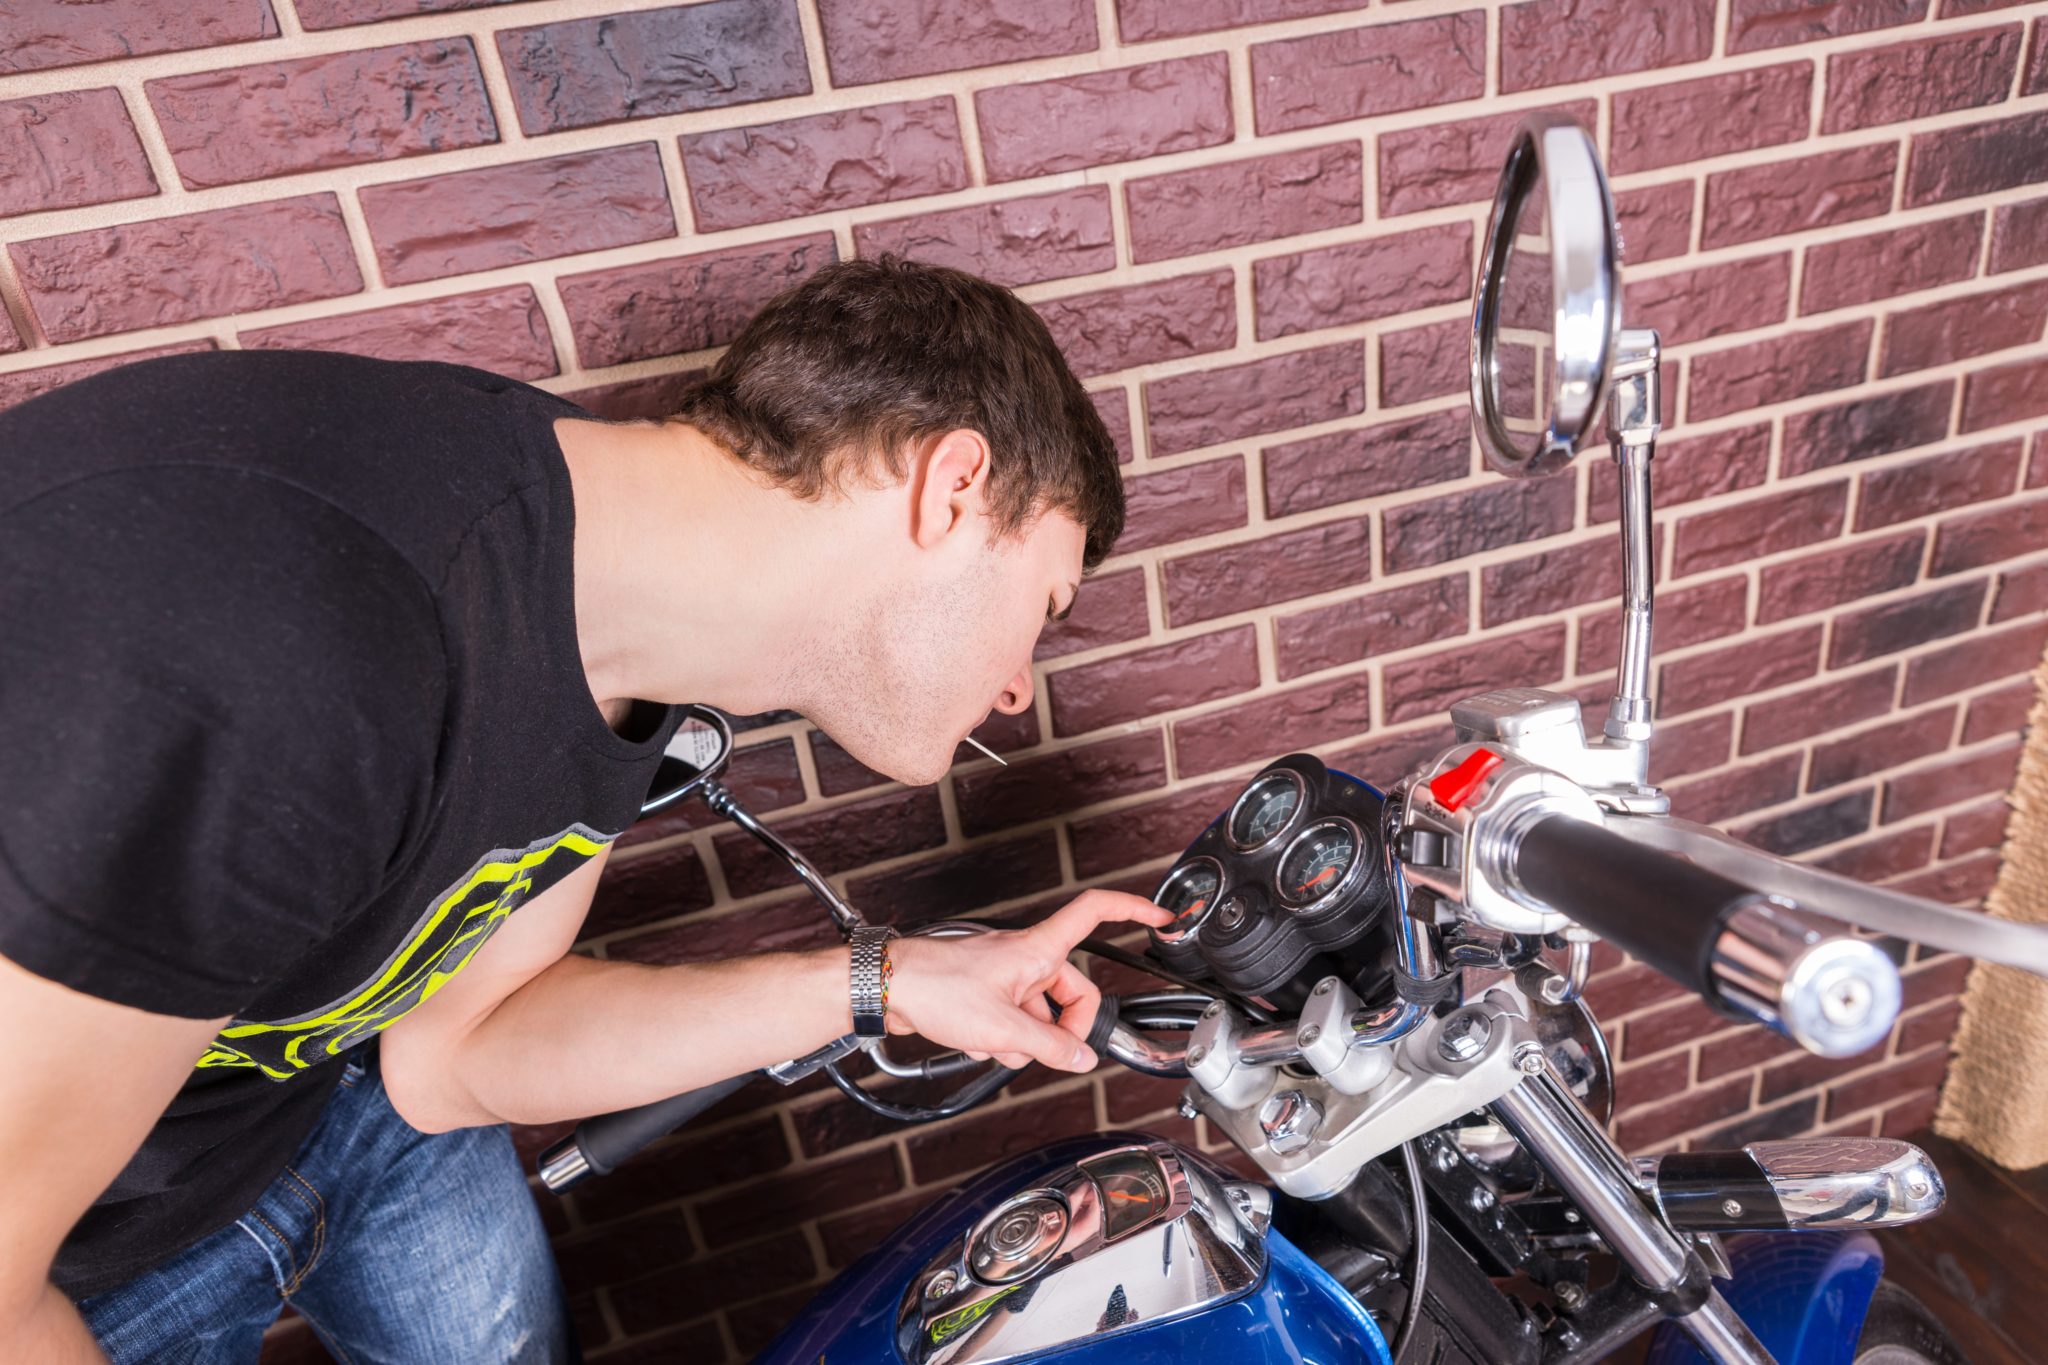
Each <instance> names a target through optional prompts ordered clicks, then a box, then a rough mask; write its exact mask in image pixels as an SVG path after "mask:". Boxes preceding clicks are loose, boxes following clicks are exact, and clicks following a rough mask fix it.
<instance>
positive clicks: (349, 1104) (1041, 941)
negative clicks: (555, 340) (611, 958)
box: [0, 261, 1164, 1362]
mask: <svg viewBox="0 0 2048 1365" xmlns="http://www.w3.org/2000/svg"><path fill="white" fill-rule="evenodd" d="M0 452H4V454H0V459H4V462H5V468H6V471H7V476H8V477H7V480H6V482H5V484H4V485H0V718H4V725H0V959H4V960H0V1035H4V1036H5V1037H7V1038H8V1039H10V1040H11V1042H12V1044H13V1047H12V1055H11V1056H10V1058H9V1060H8V1063H7V1065H6V1066H5V1067H4V1068H0V1155H4V1158H5V1164H6V1169H7V1175H8V1178H7V1179H6V1180H5V1181H4V1182H0V1229H4V1230H5V1231H4V1233H0V1342H4V1343H6V1346H5V1350H4V1354H5V1355H6V1356H7V1358H9V1359H17V1360H35V1361H69V1360H96V1359H99V1358H100V1357H101V1355H102V1354H104V1355H105V1356H107V1357H111V1358H112V1359H114V1360H117V1361H129V1360H149V1359H157V1358H165V1357H175V1358H176V1359H177V1360H180V1361H187V1360H202V1361H214V1360H222V1361H228V1360H249V1359H253V1358H254V1356H255V1353H256V1350H257V1343H258V1340H259V1338H260V1336H261V1333H262V1331H263V1328H264V1327H265V1325H266V1324H267V1323H269V1322H270V1321H271V1320H272V1319H273V1318H274V1317H275V1315H276V1314H277V1312H278V1311H279V1309H280V1307H281V1303H282V1302H283V1301H285V1300H289V1301H290V1302H291V1303H293V1304H294V1305H295V1306H296V1307H297V1308H298V1309H299V1310H300V1311H301V1312H302V1313H304V1314H305V1315H306V1316H307V1317H308V1318H309V1319H310V1320H311V1321H312V1323H313V1325H314V1327H315V1330H316V1331H318V1332H319V1333H320V1334H321V1335H322V1336H323V1337H324V1338H326V1339H327V1340H328V1341H329V1343H330V1344H331V1345H332V1346H334V1347H335V1348H337V1349H336V1354H337V1355H338V1356H340V1358H342V1359H347V1360H352V1361H371V1360H376V1361H385V1360H390V1361H426V1360H450V1361H464V1362H469V1361H490V1360H515V1359H516V1360H555V1359H563V1358H568V1357H569V1355H570V1353H571V1352H572V1350H573V1347H572V1346H571V1345H570V1343H569V1341H568V1334H567V1328H566V1326H565V1324H564V1315H563V1312H562V1308H561V1300H560V1289H559V1285H558V1283H557V1281H556V1278H555V1274H554V1271H553V1267H552V1262H551V1261H550V1259H549V1257H548V1254H547V1249H546V1243H545V1239H544V1237H543V1235H542V1233H541V1230H540V1225H539V1221H538V1217H537V1214H536V1212H535V1210H534V1209H533V1207H532V1203H531V1200H530V1199H529V1197H528V1195H527V1192H526V1189H525V1186H524V1184H523V1179H522V1176H521V1173H520V1172H519V1170H518V1168H517V1165H516V1162H515V1161H514V1159H513V1157H512V1155H511V1150H510V1146H509V1140H508V1139H507V1138H506V1136H505V1132H504V1128H503V1125H504V1124H506V1123H508V1122H511V1123H546V1122H550V1121H554V1120H560V1119H566V1118H575V1117H579V1116H582V1115H587V1114H593V1113H600V1112H605V1111H608V1110H613V1109H621V1108H626V1107H628V1106H632V1105H636V1104H641V1103H645V1102H647V1101H650V1100H654V1099H657V1098H660V1097H663V1096H667V1095H671V1094H675V1093H679V1092H681V1091H684V1090H688V1089H692V1088H695V1087H697V1086H700V1085H703V1084H706V1083H709V1082H711V1081H714V1080H717V1079H719V1078H722V1077H725V1076H730V1075H737V1074H740V1073H743V1072H746V1071H748V1070H751V1069H754V1068H757V1067H760V1066H762V1065H765V1064H769V1063H772V1062H775V1061H778V1060H781V1059H783V1058H787V1057H791V1056H796V1055H800V1054H802V1053H805V1052H808V1051H810V1050H812V1049H813V1048H816V1047H818V1046H820V1045H822V1044H823V1043H825V1042H827V1041H829V1040H830V1039H832V1038H834V1037H837V1036H839V1035H841V1034H844V1033H846V1032H848V1031H849V1030H850V1028H851V1027H852V1024H853V1016H852V1011H851V1006H850V1004H849V1001H850V998H851V994H852V992H853V991H854V990H855V989H856V988H863V987H865V988H868V989H872V988H873V987H874V986H875V985H876V984H877V982H876V981H875V980H872V979H870V980H867V981H866V982H865V983H864V982H863V981H862V980H861V979H860V978H859V974H860V972H861V971H862V970H863V968H862V967H861V965H860V964H857V963H855V962H853V961H852V959H851V958H850V956H849V953H848V950H847V949H845V948H838V949H833V950H829V951H818V952H809V953H790V954H777V955H769V956H761V957H754V958H746V959H741V960H736V961H730V962H723V963H716V964H709V965H701V966H686V967H671V968H655V967H647V966H641V965H637V964H632V963H621V962H600V961H595V960H592V959H589V958H585V957H580V956H572V955H570V954H569V948H570V945H571V944H573V943H574V942H575V940H576V938H577V933H578V928H579V926H580V925H581V923H582V921H583V918H584V915H585V912H586V910H587V909H588V906H589V903H590V897H591V892H592V889H593V888H594V887H595V886H596V884H597V880H598V877H599V874H600V873H601V871H602V869H603V867H604V862H605V856H606V853H607V852H608V850H609V846H610V841H611V840H612V838H613V837H614V836H616V835H617V834H618V833H619V832H620V831H621V830H622V829H624V828H625V827H626V826H627V825H628V824H629V823H630V822H631V821H632V819H633V817H634V814H635V812H636V810H637V807H638V803H639V801H640V799H641V797H642V796H643V794H644V793H645V791H646V789H647V786H648V783H649V780H650V778H651V775H652V772H653V767H654V764H655V762H656V761H657V760H658V758H659V755H660V751H661V749H662V747H663V745H664V744H665V743H666V741H667V739H668V737H669V736H670V734H671V733H672V731H673V729H674V725H675V720H674V719H673V717H672V716H671V715H669V713H668V712H667V710H666V705H667V704H673V703H679V702H683V701H699V702H707V703H711V704H713V705H717V706H719V707H722V708H724V709H726V710H728V711H732V712H738V713H751V712H759V711H764V710H769V709H775V708H791V709H795V710H799V711H801V712H803V713H804V714H805V715H807V716H809V717H811V718H812V719H813V720H814V721H816V722H817V723H818V724H819V725H821V726H822V727H824V728H825V729H826V730H828V731H829V732H830V733H831V734H832V735H833V736H834V738H836V739H837V740H838V741H839V742H840V743H841V744H843V745H844V746H845V747H846V749H847V750H848V751H849V752H850V753H851V754H852V755H853V756H854V757H856V758H858V759H859V760H861V761H862V762H863V763H866V764H868V765H869V766H870V767H872V768H875V769H877V770H878V771H880V772H883V773H885V774H888V775H889V776H891V777H894V778H897V779H900V780H902V781H905V782H919V783H922V782H931V781H934V780H936V779H937V778H938V777H939V776H940V775H942V774H943V773H944V772H945V771H946V769H947V767H948V765H949V763H950V762H951V758H952V754H953V752H954V749H955V746H956V745H957V743H958V742H959V741H960V739H961V738H962V737H963V736H964V735H966V734H967V733H968V732H969V731H970V730H972V729H973V728H974V727H975V726H976V725H978V724H979V723H980V722H981V721H982V720H984V719H985V718H986V716H987V715H988V713H989V712H990V710H991V709H999V710H1002V711H1005V712H1011V713H1014V712H1019V711H1022V710H1024V709H1025V708H1026V707H1028V706H1029V705H1030V704H1031V681H1030V660H1031V653H1032V647H1033V644H1034V642H1035V641H1036V639H1037V637H1038V634H1039V632H1040V630H1041V628H1042V627H1043V625H1044V623H1045V622H1046V620H1048V619H1050V618H1057V617H1059V616H1062V615H1064V614H1065V613H1066V612H1067V611H1068V610H1069V609H1070V608H1071V606H1072V604H1073V599H1074V594H1075V593H1076V591H1078V589H1079V587H1080V579H1081V575H1082V572H1083V570H1084V568H1087V567H1092V566H1093V565H1094V564H1095V563H1097V562H1098V561H1100V560H1101V558H1102V557H1103V556H1104V555H1105V554H1106V553H1107V552H1108V550H1109V548H1110V545H1111V543H1112V542H1113V541H1114V539H1115V538H1116V535H1117V533H1118V532H1119V530H1120V529H1121V526H1122V521H1123V502H1122V494H1121V491H1120V484H1119V482H1118V476H1117V470H1116V459H1115V455H1114V452H1113V450H1112V448H1111V445H1110V441H1109V438H1108V435H1107V433H1106V432H1105V431H1104V429H1103V426H1102V423H1101V421H1100V419H1099V418H1098V417H1097V416H1096V414H1095V411H1094V409H1093V408H1092V406H1091V405H1090V403H1089V401H1088V399H1087V397H1086V395H1085V394H1084V393H1083V392H1082V390H1081V387H1080V385H1079V384H1078V383H1077V382H1076V381H1075V379H1074V377H1073V375H1072V374H1071V372H1070V371H1069V370H1068V369H1067V367H1066V365H1065V363H1064V361H1063V360H1062V359H1061V357H1060V355H1059V352H1058V349H1057V348H1056V347H1055V345H1054V344H1053V342H1052V339H1051V337H1050V336H1049V335H1048V334H1047V332H1046V331H1045V328H1044V327H1043V325H1042V324H1041V323H1040V322H1039V320H1038V319H1037V318H1036V317H1035V316H1034V315H1033V314H1032V312H1031V310H1030V309H1029V308H1027V307H1025V306H1024V305H1023V304H1021V303H1020V302H1018V300H1017V299H1016V298H1015V297H1014V296H1012V295H1011V294H1009V293H1008V291H1006V290H1002V289H999V288H997V287H995V286H993V285H990V284H988V283H986V282H984V281H981V280H977V279H975V278H973V277H972V276H968V275H964V274H961V273H959V272H956V271H949V270H942V269H936V268H930V267H922V266H916V265H911V264H907V263H902V262H895V261H883V262H850V263H846V264H842V265H838V266H835V267H832V268H830V269H828V270H826V271H824V272H821V273H820V274H819V275H817V276H815V277H813V278H812V279H811V280H810V281H808V282H807V283H805V284H803V285H801V286H800V287H798V288H796V289H795V290H793V291H791V292H790V293H788V294H785V295H783V296H782V297H781V298H778V299H777V300H775V301H774V302H772V303H770V304H769V305H768V307H767V308H766V309H764V310H763V311H762V313H761V314H760V315H759V316H758V317H757V318H756V319H755V320H754V321H753V322H752V323H751V324H750V325H749V327H748V328H747V330H746V331H745V333H744V334H743V335H742V336H741V337H740V338H739V339H738V340H737V341H736V342H735V343H734V344H733V346H732V347H731V349H730V350H729V351H728V352H727V353H726V354H725V356H724V357H723V358H722V359H721V360H720V361H719V363H718V365H717V367H716V368H715V369H714V370H713V372H712V374H711V377H710V378H709V380H708V381H707V382H706V383H705V384H704V385H703V386H702V387H701V388H699V389H698V390H696V391H695V392H694V393H693V394H692V395H691V396H690V397H689V398H688V399H687V400H686V402H685V403H684V406H683V409H682V411H681V412H680V413H678V414H677V416H676V418H675V420H672V421H668V422H663V423H625V424H606V423H601V422H597V421H594V420H591V419H590V418H589V417H588V415H587V414H585V413H583V412H582V411H581V410H580V409H578V408H576V407H574V406H573V405H571V404H569V403H567V402H564V401H563V400H560V399H557V398H554V397H552V396H550V395H547V394H545V393H542V392H540V391H539V390H535V389H530V388H527V387H526V386H523V385H519V384H514V383H511V382H509V381H505V380H501V379H498V378H496V377H494V376H490V375H486V374H483V373H481V372H478V371H474V370H464V369H459V368H456V367H451V366H442V365H429V364H412V365H401V364H391V363H387V362H380V361H371V360H365V359H358V358H353V357H346V356H337V355H319V354H310V353H309V354H290V353H273V354H256V353H250V354H243V353H230V354H220V355H200V356H181V357H172V358H168V359H162V360H157V361H152V362H148V363H145V364H140V365H135V366H131V367H128V368H126V369H123V370H118V371H114V372H111V373H109V374H106V375H102V376H98V377H95V378H93V379H89V380H86V381H84V382H81V383H79V384H76V385H73V386H71V387H69V388H66V389H63V390H59V391H57V392H55V393H52V394H49V395H46V396H44V397H42V398H39V399H36V400H34V401H32V402H30V403H27V404H25V405H23V406H22V407H20V408H18V409H16V410H14V411H13V412H10V413H7V414H4V415H0ZM1163 918H1164V916H1163V915H1162V914H1161V913H1160V912H1158V911H1156V910H1155V909H1154V908H1153V907H1151V906H1150V905H1149V904H1147V903H1146V902H1144V901H1142V900H1138V899H1137V898H1135V897H1129V896H1117V895H1113V894H1109V893H1098V892H1091V893H1089V894H1087V895H1084V896H1082V897H1081V898H1080V899H1078V900H1077V901H1075V902H1074V903H1072V904H1070V905H1068V906H1067V907H1065V908H1064V909H1062V910H1061V911H1059V912H1058V913H1056V914H1055V915H1054V916H1052V917H1051V918H1050V919H1048V920H1047V921H1046V922H1045V923H1043V924H1041V925H1039V926H1037V927H1036V928H1034V929H1032V930H1029V931H1024V932H1017V933H1006V934H996V935H987V936H982V937H977V938H970V939H953V940H932V939H913V940H903V941H898V942H896V943H893V944H889V945H887V948H888V951H889V953H890V954H891V959H890V965H891V966H892V967H893V980H891V981H889V989H888V995H887V1026H888V1027H889V1028H890V1029H891V1030H893V1031H896V1032H913V1031H914V1032H917V1033H920V1034H923V1035H924V1036H926V1037H928V1038H930V1039H932V1040H933V1041H934V1042H936V1043H939V1044H941V1045H944V1046H948V1047H956V1048H962V1049H966V1050H968V1051H971V1052H974V1053H977V1054H985V1055H993V1056H995V1057H998V1058H1000V1059H1002V1060H1003V1061H1005V1062H1007V1063H1010V1064H1013V1065H1021V1064H1023V1063H1024V1062H1025V1061H1027V1060H1035V1061H1038V1062H1041V1063H1044V1064H1045V1065H1047V1066H1051V1067H1056V1068H1060V1069H1064V1070H1070V1071H1083V1070H1086V1069H1088V1068H1089V1067H1090V1066H1091V1065H1093V1063H1094V1060H1095V1059H1094V1058H1093V1056H1092V1055H1091V1054H1090V1053H1089V1052H1088V1049H1087V1048H1086V1047H1085V1046H1084V1045H1083V1044H1082V1043H1081V1041H1080V1039H1081V1037H1083V1036H1084V1035H1085V1033H1086V1030H1087V1027H1088V1024H1089V1023H1090V1022H1091V1019H1092V1015H1093V1013H1094V1007H1095V1001H1096V993H1095V991H1094V990H1093V989H1092V988H1091V987H1090V986H1089V984H1088V983H1087V981H1086V980H1085V979H1084V978H1082V977H1081V975H1080V974H1079V973H1078V972H1077V971H1076V970H1075V969H1074V968H1073V967H1072V966H1071V965H1069V964H1068V963H1067V961H1066V954H1067V953H1068V951H1069V950H1070V949H1071V948H1072V947H1073V945H1074V944H1075V943H1076V942H1077V941H1078V940H1079V939H1081V938H1082V937H1084V936H1085V935H1086V934H1087V933H1089V932H1090V931H1091V930H1092V929H1093V928H1094V927H1095V926H1096V925H1097V924H1099V923H1101V922H1102V921H1104V920H1111V919H1129V920H1138V921H1142V922H1145V923H1157V922H1159V921H1160V920H1161V919H1163ZM873 967H874V964H869V968H868V969H869V970H873ZM884 979H886V978H884ZM1048 997H1050V999H1051V1000H1053V1001H1055V1002H1057V1003H1058V1004H1059V1005H1060V1006H1061V1007H1062V1012H1061V1013H1060V1015H1059V1018H1058V1021H1057V1023H1054V1022H1053V1013H1052V1011H1051V1010H1050V1009H1049V1008H1048V1006H1047V1003H1046V1001H1047V998H1048ZM373 1042H375V1043H377V1046H375V1047H371V1046H368V1044H370V1043H373ZM195 1059H197V1065H196V1066H195V1064H194V1063H195Z"/></svg>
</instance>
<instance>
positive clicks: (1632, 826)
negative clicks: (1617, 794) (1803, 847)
mask: <svg viewBox="0 0 2048 1365" xmlns="http://www.w3.org/2000/svg"><path fill="white" fill-rule="evenodd" d="M1605 824H1606V826H1607V828H1608V829H1610V830H1612V831H1613V832H1614V833H1616V834H1619V835H1622V836H1623V837H1625V838H1628V839H1632V840H1635V841H1636V842H1638V843H1641V844H1646V845H1648V846H1649V847H1652V848H1656V849H1661V850H1662V851H1664V852H1666V853H1676V854H1679V855H1681V856H1682V857H1686V858H1690V859H1691V860H1692V861H1693V862H1695V863H1697V864H1699V865H1700V866H1701V867H1704V868H1707V869H1708V870H1709V871H1713V872H1718V873H1720V874H1721V875H1722V876H1724V877H1727V878H1729V879H1730V880H1732V881H1737V882H1741V883H1742V884H1743V885H1745V886H1751V887H1755V888H1756V889H1757V890H1759V891H1763V892H1767V893H1776V894H1779V895H1782V896H1784V897H1786V898H1787V899H1790V900H1792V901H1795V902H1797V903H1798V905H1799V907H1800V908H1801V909H1803V910H1807V911H1809V912H1811V913H1813V914H1816V915H1823V916H1826V917H1827V918H1829V919H1835V920H1840V921H1841V922H1842V923H1844V924H1848V925H1853V926H1854V927H1856V928H1858V929H1868V930H1870V931H1871V932H1873V933H1878V934H1890V935H1893V936H1895V937H1898V938H1903V939H1907V940H1910V941H1911V942H1914V943H1920V944H1924V945H1926V946H1927V947H1929V948H1938V949H1940V950H1941V951H1942V952H1945V953H1962V954H1965V955H1967V956H1970V957H1974V958H1979V959H1982V960H1983V961H1986V962H1997V963H2000V964H2002V965H2004V966H2007V967H2017V968H2019V969H2020V970H2022V971H2028V972H2032V973H2034V975H2036V976H2042V977H2048V925H2035V924H2021V923H2018V922H2016V921H2013V920H2002V919H1993V918H1991V917H1990V916H1988V915H1985V914H1983V913H1982V912H1980V911H1975V910H1958V909H1956V908H1955V907H1954V906H1952V905H1943V904H1942V903H1941V902H1939V901H1932V900H1928V899H1927V898H1925V897H1924V896H1911V895H1908V894H1906V893H1905V892H1903V891H1892V890H1888V889H1886V888H1884V887H1879V886H1866V885H1865V884H1864V883H1862V882H1859V881H1855V880H1852V879H1851V878H1848V877H1843V876H1840V875H1838V874H1836V873H1833V872H1826V871H1823V870H1821V869H1820V868H1817V867H1809V866H1807V865H1806V864H1804V863H1794V862H1787V861H1786V860H1785V859H1783V858H1780V857H1778V856H1776V855H1775V854H1771V853H1766V852H1764V851H1763V850H1762V849H1759V848H1752V847H1750V846H1749V845H1748V844H1745V843H1743V842H1741V841H1740V840H1737V839H1733V838H1730V837H1729V836H1728V835H1726V834H1723V833H1722V832H1721V831H1719V830H1717V829H1712V828H1709V827H1708V826H1706V825H1699V824H1694V823H1693V822H1692V821H1690V820H1679V819H1674V818H1673V817H1671V816H1668V815H1616V814H1609V815H1608V816H1607V819H1606V821H1605Z"/></svg>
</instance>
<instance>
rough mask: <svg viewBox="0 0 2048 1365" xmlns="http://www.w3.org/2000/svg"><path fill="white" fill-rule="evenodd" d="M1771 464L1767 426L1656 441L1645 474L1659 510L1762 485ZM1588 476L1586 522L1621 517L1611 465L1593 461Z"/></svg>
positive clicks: (1611, 462)
mask: <svg viewBox="0 0 2048 1365" xmlns="http://www.w3.org/2000/svg"><path fill="white" fill-rule="evenodd" d="M1788 420H1789V419H1788ZM1770 463H1771V427H1770V423H1768V422H1760V423H1758V424H1756V425H1754V426H1747V427H1735V428H1732V429H1730V430H1728V431H1717V432H1714V433H1712V434H1711V435H1707V436H1689V437H1681V438H1679V439H1678V440H1675V441H1665V442H1659V444H1658V446H1657V462H1656V465H1655V467H1654V468H1653V469H1652V470H1651V471H1650V473H1651V483H1652V486H1653V488H1654V490H1655V495H1656V504H1657V506H1658V507H1659V508H1665V507H1673V506H1676V505H1677V504H1679V503H1682V502H1696V501H1698V500H1699V499H1701V498H1711V497H1713V496H1715V495H1716V494H1720V493H1732V492H1734V491H1736V490H1737V489H1741V488H1754V487H1756V486H1757V485H1758V484H1760V483H1762V482H1763V481H1764V477H1765V475H1766V474H1767V473H1768V472H1769V470H1770ZM1591 472H1592V481H1591V484H1590V493H1589V502H1588V510H1589V512H1590V513H1591V519H1592V520H1593V521H1596V522H1604V521H1616V520H1619V518H1620V515H1621V513H1620V510H1619V509H1620V503H1619V497H1618V485H1617V481H1616V479H1615V473H1614V462H1613V461H1612V460H1600V461H1595V462H1594V464H1593V467H1592V471H1591Z"/></svg>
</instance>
